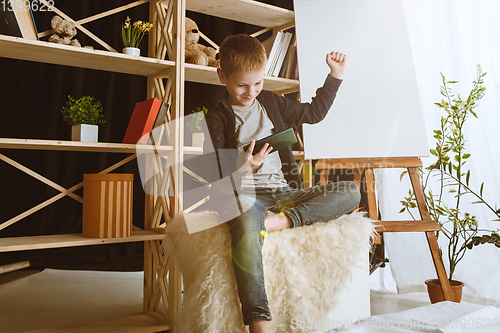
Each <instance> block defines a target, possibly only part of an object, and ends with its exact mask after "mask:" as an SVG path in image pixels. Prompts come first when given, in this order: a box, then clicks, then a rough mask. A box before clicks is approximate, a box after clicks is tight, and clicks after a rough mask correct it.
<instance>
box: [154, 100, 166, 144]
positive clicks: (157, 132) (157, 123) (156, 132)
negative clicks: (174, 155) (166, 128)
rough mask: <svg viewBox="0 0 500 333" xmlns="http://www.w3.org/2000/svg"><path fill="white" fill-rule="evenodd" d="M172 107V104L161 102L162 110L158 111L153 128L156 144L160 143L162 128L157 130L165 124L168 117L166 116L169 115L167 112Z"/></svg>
mask: <svg viewBox="0 0 500 333" xmlns="http://www.w3.org/2000/svg"><path fill="white" fill-rule="evenodd" d="M169 109H170V105H168V104H167V103H165V102H162V103H161V106H160V110H159V111H158V115H157V116H156V120H155V123H154V125H153V129H152V130H151V136H152V140H154V143H155V144H160V138H159V135H160V129H157V130H155V129H156V128H158V127H160V126H161V125H163V124H165V122H166V119H165V117H166V116H167V112H168V110H169Z"/></svg>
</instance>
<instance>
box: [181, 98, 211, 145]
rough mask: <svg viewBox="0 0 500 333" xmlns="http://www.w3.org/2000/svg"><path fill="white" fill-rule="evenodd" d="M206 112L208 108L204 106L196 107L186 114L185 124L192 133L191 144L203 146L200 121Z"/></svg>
mask: <svg viewBox="0 0 500 333" xmlns="http://www.w3.org/2000/svg"><path fill="white" fill-rule="evenodd" d="M207 112H208V109H207V108H206V107H204V106H202V107H197V108H196V109H195V110H193V111H191V113H190V114H189V115H187V121H186V124H187V125H188V127H189V128H190V129H191V131H192V133H193V135H192V137H193V146H195V147H201V146H203V140H204V135H203V132H202V130H203V129H202V128H201V121H202V120H203V117H205V114H206V113H207Z"/></svg>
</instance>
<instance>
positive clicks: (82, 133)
mask: <svg viewBox="0 0 500 333" xmlns="http://www.w3.org/2000/svg"><path fill="white" fill-rule="evenodd" d="M98 129H99V127H98V126H97V125H87V124H81V125H75V126H73V127H72V128H71V140H72V141H81V142H97V131H98Z"/></svg>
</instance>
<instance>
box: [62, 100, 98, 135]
mask: <svg viewBox="0 0 500 333" xmlns="http://www.w3.org/2000/svg"><path fill="white" fill-rule="evenodd" d="M61 113H62V115H63V120H64V121H65V122H66V123H67V124H68V125H71V126H73V128H72V140H75V141H91V142H97V125H98V124H103V123H105V122H106V121H105V120H104V115H103V114H102V106H101V102H100V101H98V100H96V99H95V98H94V97H92V96H83V97H81V98H79V99H77V100H75V99H74V98H73V97H72V96H71V95H68V100H67V101H66V104H65V105H64V106H63V107H62V108H61ZM87 131H91V133H88V134H87ZM94 138H95V139H94Z"/></svg>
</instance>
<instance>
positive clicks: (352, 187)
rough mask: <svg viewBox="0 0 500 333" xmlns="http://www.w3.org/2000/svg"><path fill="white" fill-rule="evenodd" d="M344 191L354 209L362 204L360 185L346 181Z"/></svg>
mask: <svg viewBox="0 0 500 333" xmlns="http://www.w3.org/2000/svg"><path fill="white" fill-rule="evenodd" d="M342 183H343V190H344V193H345V195H346V196H347V197H348V198H349V199H348V200H349V202H350V203H351V204H352V206H353V207H356V206H357V205H359V203H360V202H361V192H360V190H359V186H358V184H356V183H355V182H353V181H344V182H342Z"/></svg>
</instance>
